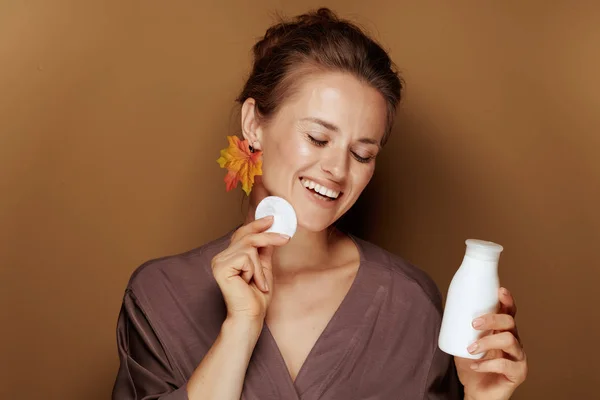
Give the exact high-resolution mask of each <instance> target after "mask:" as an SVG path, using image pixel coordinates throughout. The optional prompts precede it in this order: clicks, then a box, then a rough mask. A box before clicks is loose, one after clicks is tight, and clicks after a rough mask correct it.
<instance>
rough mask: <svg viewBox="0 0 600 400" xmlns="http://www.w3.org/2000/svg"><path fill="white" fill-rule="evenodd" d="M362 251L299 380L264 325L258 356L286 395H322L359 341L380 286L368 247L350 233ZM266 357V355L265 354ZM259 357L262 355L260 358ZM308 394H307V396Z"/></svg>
mask: <svg viewBox="0 0 600 400" xmlns="http://www.w3.org/2000/svg"><path fill="white" fill-rule="evenodd" d="M348 236H349V237H350V239H351V240H352V241H353V242H354V244H355V245H356V247H357V249H358V253H359V267H358V270H357V272H356V276H355V277H354V280H353V282H352V284H351V285H350V289H349V290H348V292H347V293H346V295H345V296H344V298H343V300H342V302H341V303H340V305H339V307H338V308H337V310H336V311H335V312H334V314H333V316H332V317H331V319H330V320H329V322H328V323H327V325H326V326H325V329H324V330H323V332H321V334H320V335H319V337H318V338H317V341H316V342H315V344H314V345H313V347H312V348H311V350H310V352H309V353H308V356H307V357H306V359H305V360H304V363H303V364H302V366H301V367H300V370H299V371H298V375H297V376H296V379H295V381H293V380H292V377H291V376H290V374H289V371H288V368H287V366H286V363H285V360H284V358H283V355H282V353H281V351H280V349H279V347H278V346H277V342H276V341H275V338H274V337H273V335H272V333H271V331H270V330H269V328H268V326H267V324H266V323H265V324H264V325H263V330H262V332H261V336H260V338H259V341H258V343H257V346H256V347H255V353H256V354H255V356H256V357H255V360H256V362H257V363H259V364H260V365H261V369H263V372H266V373H267V374H268V375H269V378H271V380H272V381H273V383H274V384H276V382H279V383H280V384H281V385H280V386H281V387H279V389H280V390H281V391H283V392H284V393H279V395H283V396H285V397H283V398H285V399H290V400H301V399H303V398H307V399H308V398H309V399H311V400H313V399H318V398H319V397H320V396H321V395H322V394H323V392H324V391H325V390H326V389H327V387H328V386H329V383H330V382H331V380H332V379H333V378H334V377H335V375H336V372H337V370H338V367H339V366H340V365H341V364H342V363H343V362H344V361H345V360H346V358H347V356H348V354H349V353H350V351H351V350H352V349H353V348H354V346H355V345H356V344H357V343H358V338H359V335H360V333H361V332H362V330H363V329H361V328H363V327H364V321H365V318H364V317H365V315H366V314H367V312H368V311H369V309H370V306H371V305H372V303H373V299H374V298H375V295H376V292H377V290H376V287H375V286H374V285H369V284H368V283H369V282H371V283H374V282H373V281H372V279H369V274H368V271H367V270H366V267H367V265H368V262H367V260H366V259H365V254H364V248H363V246H362V244H361V243H360V239H358V238H356V237H354V236H353V235H351V234H348ZM263 357H264V358H263ZM259 359H262V360H261V361H262V362H261V361H259ZM278 386H279V385H278ZM305 396H306V397H305Z"/></svg>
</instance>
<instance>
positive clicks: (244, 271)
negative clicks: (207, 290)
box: [212, 252, 254, 282]
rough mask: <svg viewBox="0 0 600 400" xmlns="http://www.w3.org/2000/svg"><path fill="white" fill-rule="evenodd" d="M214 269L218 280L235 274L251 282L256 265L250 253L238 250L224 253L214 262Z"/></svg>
mask: <svg viewBox="0 0 600 400" xmlns="http://www.w3.org/2000/svg"><path fill="white" fill-rule="evenodd" d="M212 269H213V275H214V276H215V279H216V280H217V281H218V282H219V281H221V282H222V281H224V280H226V279H229V278H232V277H235V276H239V277H241V278H242V279H244V280H245V281H246V282H249V281H250V279H251V278H252V273H253V271H254V266H253V264H252V260H251V259H250V257H249V256H248V254H246V253H239V252H238V253H231V254H226V255H222V256H221V257H219V258H218V260H216V261H215V262H214V263H213V265H212Z"/></svg>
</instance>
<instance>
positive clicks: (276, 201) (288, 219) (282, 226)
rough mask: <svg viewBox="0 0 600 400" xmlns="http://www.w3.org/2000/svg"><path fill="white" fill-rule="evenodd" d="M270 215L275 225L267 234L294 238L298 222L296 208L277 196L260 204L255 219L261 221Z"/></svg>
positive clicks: (268, 198) (269, 197) (267, 198)
mask: <svg viewBox="0 0 600 400" xmlns="http://www.w3.org/2000/svg"><path fill="white" fill-rule="evenodd" d="M269 215H272V216H273V224H272V225H271V227H270V228H269V229H267V230H266V232H275V233H281V234H284V235H288V236H289V237H292V236H294V234H295V233H296V227H297V225H298V221H297V219H296V212H295V211H294V207H292V205H291V204H290V203H288V202H287V201H286V200H284V199H282V198H281V197H277V196H268V197H265V198H264V199H262V201H261V202H260V203H258V206H257V207H256V212H255V213H254V218H255V219H260V218H264V217H266V216H269Z"/></svg>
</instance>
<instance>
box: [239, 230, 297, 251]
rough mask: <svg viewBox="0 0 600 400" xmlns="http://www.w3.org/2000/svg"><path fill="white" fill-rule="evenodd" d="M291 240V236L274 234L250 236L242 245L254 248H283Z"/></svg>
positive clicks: (245, 238) (264, 233)
mask: <svg viewBox="0 0 600 400" xmlns="http://www.w3.org/2000/svg"><path fill="white" fill-rule="evenodd" d="M289 240H290V237H289V236H286V235H282V234H279V233H274V232H263V233H254V234H249V235H247V236H246V237H244V239H242V241H241V242H240V243H243V244H244V245H248V246H252V247H254V248H259V247H267V246H283V245H284V244H286V243H287V242H288V241H289Z"/></svg>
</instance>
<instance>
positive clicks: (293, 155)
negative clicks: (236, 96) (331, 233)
mask: <svg viewBox="0 0 600 400" xmlns="http://www.w3.org/2000/svg"><path fill="white" fill-rule="evenodd" d="M248 109H249V108H245V109H243V113H242V118H243V122H244V126H245V127H246V128H247V127H252V126H254V127H255V128H250V129H253V130H254V132H255V135H252V137H251V138H250V140H251V141H253V138H254V139H255V140H256V141H258V143H256V144H257V147H259V148H260V149H261V150H262V151H263V175H262V179H261V181H262V185H264V188H265V189H266V191H267V193H268V194H269V195H275V196H280V197H283V198H284V199H286V200H288V201H289V202H290V203H291V204H292V206H293V207H294V209H295V210H296V214H297V217H298V225H299V227H302V228H304V229H307V230H310V231H321V230H323V229H326V228H327V227H329V226H330V225H331V224H333V223H334V222H335V221H336V220H337V219H338V218H340V217H341V216H342V215H343V214H344V213H345V212H346V211H348V209H349V208H350V207H352V205H353V204H354V203H355V202H356V200H357V199H358V196H359V195H360V194H361V193H362V191H363V189H364V188H365V187H366V185H367V184H368V183H369V180H370V179H371V177H372V176H373V172H374V169H375V156H376V155H377V153H378V152H379V150H380V142H381V139H382V137H383V135H384V131H385V126H386V112H387V108H386V103H385V100H384V98H383V96H382V95H381V94H380V93H379V92H378V91H377V90H376V89H373V88H372V87H370V86H368V85H367V84H365V83H362V82H360V81H359V80H358V79H356V78H355V77H353V76H351V75H349V74H346V73H333V72H331V73H319V74H311V75H308V76H305V78H304V79H303V81H302V83H301V85H300V87H299V88H298V90H297V91H296V92H295V93H294V95H293V96H292V97H290V98H288V99H287V100H286V101H285V103H284V104H282V105H281V107H280V109H279V110H278V112H277V113H276V114H275V115H274V116H273V117H272V118H271V119H270V120H269V121H268V123H267V124H259V123H258V122H257V121H255V122H256V124H255V125H252V123H250V124H248V115H244V114H247V113H248V112H249V111H248ZM252 114H253V112H252ZM252 118H253V117H251V118H250V119H252ZM244 131H245V133H246V129H244Z"/></svg>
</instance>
